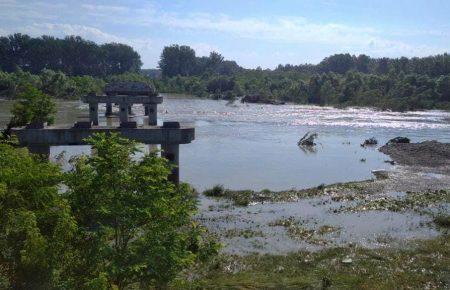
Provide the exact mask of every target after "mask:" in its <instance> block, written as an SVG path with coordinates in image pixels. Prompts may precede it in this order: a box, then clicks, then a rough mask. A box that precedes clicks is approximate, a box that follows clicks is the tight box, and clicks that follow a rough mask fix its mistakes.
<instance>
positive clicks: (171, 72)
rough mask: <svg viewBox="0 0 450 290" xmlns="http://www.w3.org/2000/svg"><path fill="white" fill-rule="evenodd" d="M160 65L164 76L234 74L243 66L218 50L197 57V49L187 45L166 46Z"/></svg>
mask: <svg viewBox="0 0 450 290" xmlns="http://www.w3.org/2000/svg"><path fill="white" fill-rule="evenodd" d="M159 67H160V69H161V73H162V76H163V77H169V78H170V77H174V76H202V75H205V74H218V75H233V74H235V73H237V72H239V71H242V68H241V67H240V66H239V65H238V64H237V63H236V62H235V61H230V60H225V59H224V58H223V56H222V55H220V54H219V53H217V52H211V53H210V54H209V56H207V57H206V56H203V57H197V56H195V51H194V50H193V49H192V48H190V47H189V46H186V45H181V46H179V45H171V46H166V47H164V49H163V51H162V54H161V59H160V61H159Z"/></svg>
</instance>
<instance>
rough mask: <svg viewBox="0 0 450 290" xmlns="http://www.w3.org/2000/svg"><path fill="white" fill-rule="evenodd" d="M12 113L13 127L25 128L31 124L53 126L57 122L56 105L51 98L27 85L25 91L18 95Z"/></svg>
mask: <svg viewBox="0 0 450 290" xmlns="http://www.w3.org/2000/svg"><path fill="white" fill-rule="evenodd" d="M12 113H13V118H12V120H11V123H12V125H13V126H23V125H26V124H28V123H31V122H47V123H48V124H52V123H53V122H54V120H55V113H56V104H55V102H54V101H53V99H52V98H51V97H50V96H48V95H46V94H44V93H42V92H41V91H40V90H38V89H36V88H35V87H33V86H31V85H27V86H25V89H24V91H23V92H22V93H21V94H19V95H18V100H17V102H16V103H15V104H14V106H13V109H12Z"/></svg>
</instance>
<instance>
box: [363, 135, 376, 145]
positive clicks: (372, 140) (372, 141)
mask: <svg viewBox="0 0 450 290" xmlns="http://www.w3.org/2000/svg"><path fill="white" fill-rule="evenodd" d="M377 144H378V141H377V139H375V137H372V138H369V139H366V140H364V142H363V143H362V144H361V147H366V146H375V145H377Z"/></svg>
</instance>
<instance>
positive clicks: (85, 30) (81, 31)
mask: <svg viewBox="0 0 450 290" xmlns="http://www.w3.org/2000/svg"><path fill="white" fill-rule="evenodd" d="M23 31H25V32H26V33H29V34H31V35H34V36H41V35H44V34H46V35H55V36H66V35H78V36H81V37H83V38H86V39H89V40H93V41H96V42H100V43H104V42H120V41H123V40H124V39H122V38H120V37H117V36H115V35H113V34H109V33H106V32H103V31H102V30H100V29H98V28H95V27H91V26H85V25H78V24H60V23H34V24H32V25H30V26H26V27H24V28H23Z"/></svg>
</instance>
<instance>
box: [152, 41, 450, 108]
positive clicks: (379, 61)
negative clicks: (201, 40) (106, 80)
mask: <svg viewBox="0 0 450 290" xmlns="http://www.w3.org/2000/svg"><path fill="white" fill-rule="evenodd" d="M188 52H189V53H188ZM186 55H189V56H188V57H187V58H186V57H185V56H186ZM200 59H203V61H200ZM229 62H230V61H224V58H223V57H222V56H221V55H220V54H218V53H215V52H213V53H211V54H210V56H209V57H203V58H198V57H195V52H193V51H192V49H190V48H189V47H186V46H177V45H175V46H170V47H166V48H165V49H164V50H163V53H162V55H161V61H160V68H161V73H162V78H161V79H157V80H155V84H156V85H157V87H158V88H159V90H160V91H164V92H174V93H188V94H194V95H197V96H200V97H213V98H224V99H234V98H236V97H239V96H243V95H257V96H258V97H259V99H260V100H262V102H265V101H266V102H268V103H270V102H272V101H276V100H279V101H289V102H295V103H300V104H317V105H334V106H373V107H378V108H382V109H392V110H397V111H405V110H417V109H446V110H448V109H450V56H449V55H448V54H442V55H436V56H430V57H424V58H410V59H408V58H406V57H401V58H396V59H388V58H370V57H368V56H366V55H359V56H352V55H350V54H336V55H333V56H330V57H327V58H325V59H324V60H323V61H321V62H320V63H319V64H317V65H312V64H304V65H289V64H288V65H279V66H278V67H277V68H276V69H275V70H268V69H267V70H262V69H260V68H257V69H243V68H241V67H239V66H238V65H237V64H236V66H235V67H234V69H233V70H228V71H227V72H226V73H224V72H222V71H221V70H220V68H222V65H223V64H224V63H227V64H226V65H225V66H227V65H228V64H229ZM205 63H206V64H209V65H207V66H202V65H200V64H205ZM233 63H235V62H233ZM202 67H206V68H204V69H202Z"/></svg>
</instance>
